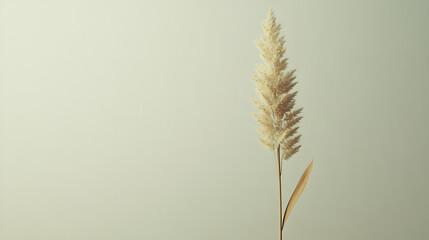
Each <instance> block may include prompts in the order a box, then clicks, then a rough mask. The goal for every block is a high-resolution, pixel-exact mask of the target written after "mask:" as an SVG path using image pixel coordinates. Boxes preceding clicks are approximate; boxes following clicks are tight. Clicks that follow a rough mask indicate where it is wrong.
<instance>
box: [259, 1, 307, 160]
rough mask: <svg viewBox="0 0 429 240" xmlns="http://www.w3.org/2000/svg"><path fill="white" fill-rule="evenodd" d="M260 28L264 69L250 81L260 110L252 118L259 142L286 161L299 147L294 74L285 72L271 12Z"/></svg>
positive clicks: (276, 28)
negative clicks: (255, 122)
mask: <svg viewBox="0 0 429 240" xmlns="http://www.w3.org/2000/svg"><path fill="white" fill-rule="evenodd" d="M262 27H263V29H264V33H265V34H264V35H263V36H262V38H261V39H260V40H259V41H257V43H256V44H257V46H258V48H259V49H260V51H261V58H262V59H263V60H264V63H265V65H261V64H258V65H257V74H256V75H255V76H253V78H252V79H253V80H254V81H255V82H256V85H257V88H256V91H257V93H258V95H259V97H260V98H259V100H255V99H252V101H253V102H254V103H255V105H256V107H257V108H258V109H259V112H258V113H254V116H255V118H256V120H257V121H258V123H259V124H260V126H259V128H258V130H259V132H260V133H261V134H262V135H263V137H261V138H258V139H259V140H260V141H261V143H262V144H263V145H264V146H265V147H266V148H268V149H269V150H271V151H273V150H274V149H277V148H280V149H281V150H282V152H283V154H282V159H284V160H287V159H289V158H290V157H291V156H292V155H293V154H295V153H296V152H298V151H299V149H300V147H301V146H300V145H298V142H299V139H300V137H301V135H298V134H297V132H298V128H299V127H298V126H297V123H298V122H299V121H300V120H301V119H302V116H300V114H301V112H302V108H298V109H294V107H295V96H296V94H297V92H296V91H292V89H293V87H294V86H295V85H296V81H294V80H295V75H294V73H295V70H290V71H286V68H287V65H288V63H287V60H288V59H287V58H285V57H284V54H285V51H286V50H285V48H284V43H285V40H284V37H283V36H280V24H277V23H276V18H275V16H274V14H273V11H272V9H270V11H269V14H268V18H267V20H266V22H265V23H264V24H262Z"/></svg>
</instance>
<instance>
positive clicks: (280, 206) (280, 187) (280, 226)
mask: <svg viewBox="0 0 429 240" xmlns="http://www.w3.org/2000/svg"><path fill="white" fill-rule="evenodd" d="M280 161H281V160H280V146H278V147H277V170H278V173H277V176H278V179H279V216H280V219H279V223H280V225H279V235H280V240H282V230H283V228H282V222H283V221H282V215H283V211H282V210H283V208H282V178H281V175H282V173H281V165H280Z"/></svg>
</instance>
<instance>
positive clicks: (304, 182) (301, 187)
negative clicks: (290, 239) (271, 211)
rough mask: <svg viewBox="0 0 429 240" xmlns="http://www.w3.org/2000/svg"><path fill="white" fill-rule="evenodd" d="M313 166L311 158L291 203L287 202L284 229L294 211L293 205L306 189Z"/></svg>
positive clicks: (291, 198)
mask: <svg viewBox="0 0 429 240" xmlns="http://www.w3.org/2000/svg"><path fill="white" fill-rule="evenodd" d="M312 168H313V160H311V163H310V165H308V167H307V169H305V171H304V173H303V174H302V176H301V179H299V182H298V184H297V185H296V188H295V191H294V192H293V194H292V196H291V197H290V200H289V203H288V204H287V207H286V211H285V214H284V216H283V223H282V229H283V228H284V226H285V222H286V219H287V218H288V217H289V214H290V212H291V211H292V208H293V206H295V204H296V201H298V198H299V196H301V193H302V191H304V188H305V185H307V182H308V179H309V178H310V173H311V169H312Z"/></svg>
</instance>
